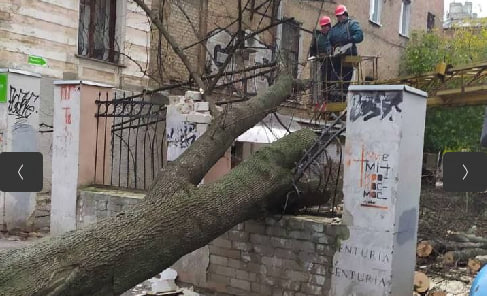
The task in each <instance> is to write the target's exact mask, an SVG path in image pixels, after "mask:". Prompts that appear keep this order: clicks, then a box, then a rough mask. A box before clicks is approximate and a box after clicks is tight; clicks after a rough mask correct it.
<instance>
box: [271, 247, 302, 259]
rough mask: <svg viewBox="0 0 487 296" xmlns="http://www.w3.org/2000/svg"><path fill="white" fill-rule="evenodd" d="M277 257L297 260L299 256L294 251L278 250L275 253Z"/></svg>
mask: <svg viewBox="0 0 487 296" xmlns="http://www.w3.org/2000/svg"><path fill="white" fill-rule="evenodd" d="M274 254H275V256H276V257H278V258H284V259H296V258H297V255H296V253H295V252H294V251H293V250H287V249H281V248H277V249H275V252H274Z"/></svg>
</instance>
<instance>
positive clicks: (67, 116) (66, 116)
mask: <svg viewBox="0 0 487 296" xmlns="http://www.w3.org/2000/svg"><path fill="white" fill-rule="evenodd" d="M63 110H64V123H66V124H71V107H63Z"/></svg>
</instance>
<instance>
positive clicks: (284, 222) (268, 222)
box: [265, 216, 288, 227]
mask: <svg viewBox="0 0 487 296" xmlns="http://www.w3.org/2000/svg"><path fill="white" fill-rule="evenodd" d="M287 219H288V218H287V217H283V218H281V219H279V218H278V217H276V216H274V217H266V218H265V224H266V225H278V226H281V227H286V225H287Z"/></svg>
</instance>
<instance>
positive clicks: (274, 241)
mask: <svg viewBox="0 0 487 296" xmlns="http://www.w3.org/2000/svg"><path fill="white" fill-rule="evenodd" d="M270 242H271V245H272V246H273V247H275V248H283V249H291V248H292V246H291V240H289V239H286V238H278V237H271V239H270Z"/></svg>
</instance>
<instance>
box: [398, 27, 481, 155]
mask: <svg viewBox="0 0 487 296" xmlns="http://www.w3.org/2000/svg"><path fill="white" fill-rule="evenodd" d="M485 24H486V23H482V24H479V25H478V26H475V27H458V28H452V29H449V30H445V31H432V32H414V33H413V34H412V35H411V40H410V42H409V43H408V45H407V47H406V49H405V51H404V55H403V59H402V63H401V73H402V74H403V75H420V74H424V73H426V72H431V71H434V70H435V67H436V65H437V64H438V63H440V62H446V63H447V64H451V65H453V66H455V67H456V66H462V65H467V64H472V63H475V62H480V61H487V26H486V25H485ZM454 83H455V81H452V82H450V84H451V85H449V86H450V87H455V85H454ZM484 112H485V106H454V107H453V106H452V107H438V108H430V109H428V111H427V115H426V131H425V143H424V149H425V151H428V152H437V151H460V150H462V149H468V150H470V151H478V150H479V149H480V144H479V142H480V133H481V130H482V124H483V117H484Z"/></svg>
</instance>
